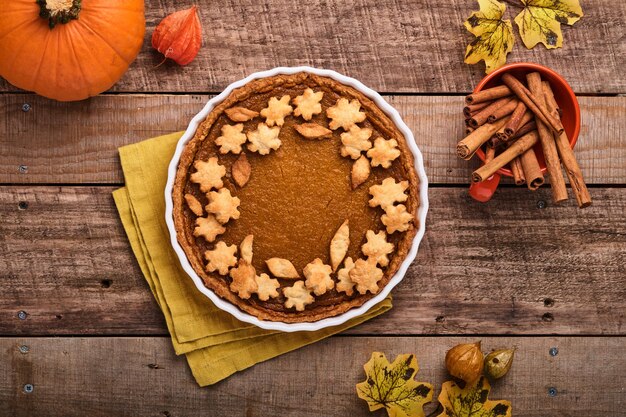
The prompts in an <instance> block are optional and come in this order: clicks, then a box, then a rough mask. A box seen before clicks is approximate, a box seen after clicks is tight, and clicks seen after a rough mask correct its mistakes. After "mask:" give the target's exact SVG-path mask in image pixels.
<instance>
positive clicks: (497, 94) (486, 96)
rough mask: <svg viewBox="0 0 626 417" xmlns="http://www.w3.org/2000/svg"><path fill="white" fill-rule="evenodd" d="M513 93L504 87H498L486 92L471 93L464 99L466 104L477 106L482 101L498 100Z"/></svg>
mask: <svg viewBox="0 0 626 417" xmlns="http://www.w3.org/2000/svg"><path fill="white" fill-rule="evenodd" d="M512 94H513V92H512V91H511V90H510V89H509V87H507V86H506V85H499V86H497V87H493V88H488V89H486V90H482V91H479V92H477V93H472V94H470V95H468V96H467V97H465V102H466V103H467V104H477V103H482V102H484V101H490V100H496V99H498V98H502V97H506V96H510V95H512Z"/></svg>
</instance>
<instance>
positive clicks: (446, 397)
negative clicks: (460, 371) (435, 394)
mask: <svg viewBox="0 0 626 417" xmlns="http://www.w3.org/2000/svg"><path fill="white" fill-rule="evenodd" d="M490 389H491V386H490V385H489V381H487V378H485V377H484V376H481V377H480V378H479V379H478V380H477V381H476V382H474V383H473V384H468V385H466V386H465V388H461V387H459V386H458V385H457V384H456V383H455V382H452V381H447V382H444V383H443V385H442V386H441V394H439V403H441V405H442V407H443V412H442V413H441V414H439V416H437V417H511V403H510V402H509V401H504V400H499V401H490V400H488V399H487V398H488V397H489V390H490Z"/></svg>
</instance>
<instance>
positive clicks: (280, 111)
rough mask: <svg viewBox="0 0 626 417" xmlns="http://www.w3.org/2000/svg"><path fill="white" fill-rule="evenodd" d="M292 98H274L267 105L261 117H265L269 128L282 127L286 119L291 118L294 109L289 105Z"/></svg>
mask: <svg viewBox="0 0 626 417" xmlns="http://www.w3.org/2000/svg"><path fill="white" fill-rule="evenodd" d="M289 100H291V97H289V96H287V95H285V96H282V97H281V98H280V100H279V99H277V98H276V97H272V98H271V99H270V101H269V103H267V107H266V108H264V109H263V110H261V116H263V117H265V123H266V124H267V125H268V126H270V127H271V126H274V125H276V126H282V125H283V124H284V123H285V117H287V116H289V115H290V114H291V112H292V111H293V107H291V106H290V105H289Z"/></svg>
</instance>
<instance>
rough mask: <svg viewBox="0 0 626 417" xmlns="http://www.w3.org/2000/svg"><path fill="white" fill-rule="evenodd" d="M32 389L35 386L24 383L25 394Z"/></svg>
mask: <svg viewBox="0 0 626 417" xmlns="http://www.w3.org/2000/svg"><path fill="white" fill-rule="evenodd" d="M34 389H35V387H34V386H33V384H26V385H24V392H25V393H26V394H30V393H31V392H33V390H34Z"/></svg>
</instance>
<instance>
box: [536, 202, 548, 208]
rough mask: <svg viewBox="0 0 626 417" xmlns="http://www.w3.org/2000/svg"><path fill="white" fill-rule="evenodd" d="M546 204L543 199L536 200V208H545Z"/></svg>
mask: <svg viewBox="0 0 626 417" xmlns="http://www.w3.org/2000/svg"><path fill="white" fill-rule="evenodd" d="M546 206H547V204H546V202H545V200H539V201H537V208H538V209H544V208H546Z"/></svg>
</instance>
